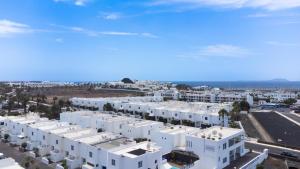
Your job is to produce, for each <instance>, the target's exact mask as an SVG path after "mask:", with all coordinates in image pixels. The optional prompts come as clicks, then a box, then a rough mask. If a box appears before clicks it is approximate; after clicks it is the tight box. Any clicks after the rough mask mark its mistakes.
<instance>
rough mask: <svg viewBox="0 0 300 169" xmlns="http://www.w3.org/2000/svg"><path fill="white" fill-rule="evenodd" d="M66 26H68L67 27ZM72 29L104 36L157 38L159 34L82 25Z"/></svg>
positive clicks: (71, 28) (90, 34)
mask: <svg viewBox="0 0 300 169" xmlns="http://www.w3.org/2000/svg"><path fill="white" fill-rule="evenodd" d="M64 28H68V27H65V26H64ZM69 29H70V30H72V31H74V32H79V33H83V34H86V35H88V36H95V37H97V36H103V35H110V36H140V37H147V38H157V37H158V36H156V35H153V34H151V33H147V32H146V33H145V32H144V33H136V32H120V31H94V30H89V29H85V28H81V27H70V28H69Z"/></svg>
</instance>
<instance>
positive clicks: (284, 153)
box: [280, 152, 298, 158]
mask: <svg viewBox="0 0 300 169" xmlns="http://www.w3.org/2000/svg"><path fill="white" fill-rule="evenodd" d="M280 155H282V156H286V157H291V158H298V157H297V156H296V155H294V154H292V153H290V152H282V153H281V154H280Z"/></svg>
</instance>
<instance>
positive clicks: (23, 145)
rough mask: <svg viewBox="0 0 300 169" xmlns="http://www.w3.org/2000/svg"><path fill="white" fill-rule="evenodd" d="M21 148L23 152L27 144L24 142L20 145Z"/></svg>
mask: <svg viewBox="0 0 300 169" xmlns="http://www.w3.org/2000/svg"><path fill="white" fill-rule="evenodd" d="M21 147H22V149H23V150H26V147H27V143H26V142H24V143H22V144H21Z"/></svg>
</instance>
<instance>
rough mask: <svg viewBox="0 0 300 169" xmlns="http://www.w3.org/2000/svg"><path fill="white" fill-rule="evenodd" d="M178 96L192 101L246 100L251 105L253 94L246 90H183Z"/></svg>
mask: <svg viewBox="0 0 300 169" xmlns="http://www.w3.org/2000/svg"><path fill="white" fill-rule="evenodd" d="M180 98H181V99H183V100H187V101H192V102H206V103H228V102H235V101H237V102H241V101H247V102H248V103H249V104H250V105H253V96H251V95H250V94H249V93H247V92H222V91H213V90H212V91H183V92H181V93H180Z"/></svg>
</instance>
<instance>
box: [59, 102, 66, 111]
mask: <svg viewBox="0 0 300 169" xmlns="http://www.w3.org/2000/svg"><path fill="white" fill-rule="evenodd" d="M58 105H59V109H60V112H61V108H62V107H64V105H65V101H64V100H62V99H59V100H58Z"/></svg>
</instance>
